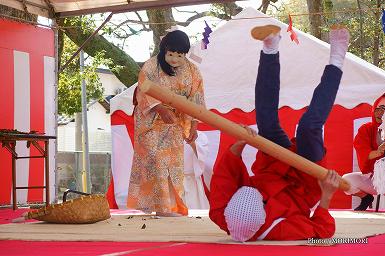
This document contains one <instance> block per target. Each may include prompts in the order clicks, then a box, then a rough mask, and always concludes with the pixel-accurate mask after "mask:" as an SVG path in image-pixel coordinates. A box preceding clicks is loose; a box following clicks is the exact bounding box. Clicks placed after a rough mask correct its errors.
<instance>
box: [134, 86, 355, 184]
mask: <svg viewBox="0 0 385 256" xmlns="http://www.w3.org/2000/svg"><path fill="white" fill-rule="evenodd" d="M140 90H141V91H143V92H144V93H146V94H148V95H149V96H151V97H153V98H155V99H157V100H160V101H162V102H163V103H164V104H166V105H169V106H171V107H173V108H176V109H178V110H179V111H181V112H184V113H186V114H187V115H189V116H192V117H194V118H196V119H198V120H200V121H202V122H204V123H206V124H208V125H211V126H212V127H215V128H217V129H219V130H221V131H223V132H225V133H227V134H229V135H231V136H233V137H235V138H237V139H239V140H245V141H246V142H247V144H249V145H251V146H253V147H255V148H257V149H258V150H261V151H262V152H265V153H266V154H268V155H270V156H272V157H274V158H276V159H279V160H280V161H282V162H284V163H286V164H288V165H290V166H293V167H294V168H296V169H298V170H300V171H302V172H305V173H307V174H309V175H311V176H313V177H315V178H317V179H319V180H323V179H324V178H325V177H326V174H327V172H328V170H327V169H326V168H324V167H322V166H320V165H318V164H316V163H314V162H312V161H309V160H307V159H306V158H304V157H302V156H300V155H297V154H296V153H294V152H292V151H290V150H288V149H286V148H284V147H282V146H280V145H278V144H276V143H274V142H272V141H269V140H268V139H265V138H263V137H262V136H260V135H257V136H252V135H250V134H248V133H247V131H246V130H245V129H244V128H243V127H241V126H240V125H238V124H236V123H234V122H232V121H230V120H228V119H226V118H223V117H221V116H219V115H217V114H215V113H213V112H211V111H209V110H207V109H205V108H204V107H203V106H200V105H197V104H195V103H192V102H190V101H188V100H187V99H186V98H185V97H183V96H180V95H177V94H174V93H173V92H171V91H170V90H168V89H166V88H162V87H160V86H158V85H157V84H155V83H153V82H151V81H149V80H146V81H144V82H143V83H142V84H141V85H140ZM339 188H340V189H342V190H344V191H347V190H349V188H350V184H349V183H348V182H347V181H346V180H344V179H342V178H341V181H340V184H339Z"/></svg>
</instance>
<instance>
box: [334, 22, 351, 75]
mask: <svg viewBox="0 0 385 256" xmlns="http://www.w3.org/2000/svg"><path fill="white" fill-rule="evenodd" d="M349 38H350V36H349V31H348V30H347V29H346V28H338V29H332V30H330V33H329V39H330V60H329V64H331V65H333V66H336V67H338V68H339V69H342V66H343V64H344V60H345V54H346V52H347V50H348V47H349Z"/></svg>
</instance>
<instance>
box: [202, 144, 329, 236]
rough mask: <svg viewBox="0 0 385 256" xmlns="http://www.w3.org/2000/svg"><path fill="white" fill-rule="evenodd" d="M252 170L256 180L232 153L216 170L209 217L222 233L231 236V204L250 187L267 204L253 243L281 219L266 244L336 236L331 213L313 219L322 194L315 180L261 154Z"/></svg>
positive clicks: (323, 211)
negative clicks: (226, 212)
mask: <svg viewBox="0 0 385 256" xmlns="http://www.w3.org/2000/svg"><path fill="white" fill-rule="evenodd" d="M292 150H294V151H295V149H294V148H292ZM252 170H253V172H254V174H255V176H251V177H250V176H249V175H248V173H247V170H246V166H245V165H244V163H243V162H242V159H241V158H240V157H237V156H235V155H234V154H233V153H231V151H230V150H228V151H227V152H226V153H225V154H224V155H223V156H222V158H221V160H220V161H219V162H218V164H217V165H216V167H215V168H214V173H213V177H212V179H211V189H210V198H209V199H210V213H209V215H210V218H211V220H212V221H213V222H215V223H216V224H217V225H218V226H219V227H220V228H221V229H222V230H224V231H226V232H227V233H228V234H229V231H228V229H227V224H226V221H225V217H224V210H225V208H226V206H227V203H228V202H229V201H230V199H231V197H232V196H233V194H234V193H235V192H236V191H237V190H238V189H239V188H240V187H241V186H250V187H255V188H257V189H258V190H259V191H260V192H261V194H262V195H263V198H264V201H265V202H266V203H265V211H266V220H265V224H264V225H263V226H262V227H261V228H260V229H259V230H258V231H257V233H256V234H255V235H254V236H253V237H252V238H251V239H250V241H255V240H257V238H258V237H259V236H260V235H261V234H262V233H264V232H265V231H266V230H267V229H269V227H270V226H271V225H272V223H273V221H274V220H276V219H279V218H284V220H282V221H281V222H279V223H278V224H277V225H276V226H274V227H273V228H272V229H271V230H270V232H269V233H268V234H267V236H266V237H265V238H264V240H300V239H307V238H329V237H331V236H332V235H333V234H334V232H335V221H334V219H333V217H332V216H330V214H329V212H328V210H326V209H324V208H322V207H317V208H316V210H315V211H314V214H313V216H312V217H310V208H312V207H313V206H314V205H315V204H316V203H317V202H318V201H319V199H320V194H321V191H320V187H319V185H318V183H317V180H316V179H315V178H312V177H310V176H309V175H307V174H304V173H302V172H300V171H298V170H296V169H294V168H292V167H290V166H288V165H286V164H284V163H282V162H280V161H278V160H276V159H274V158H272V157H270V156H268V155H266V154H264V153H261V152H259V153H258V155H257V160H256V162H255V163H254V164H253V167H252Z"/></svg>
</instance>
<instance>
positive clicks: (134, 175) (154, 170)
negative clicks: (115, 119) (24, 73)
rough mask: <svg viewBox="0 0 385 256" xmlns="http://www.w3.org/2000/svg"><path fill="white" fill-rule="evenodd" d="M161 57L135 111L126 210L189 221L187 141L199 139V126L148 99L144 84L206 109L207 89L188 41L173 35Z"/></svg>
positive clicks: (151, 64)
mask: <svg viewBox="0 0 385 256" xmlns="http://www.w3.org/2000/svg"><path fill="white" fill-rule="evenodd" d="M159 48H160V49H159V53H158V55H157V56H154V57H152V58H150V59H149V60H148V61H146V62H145V64H144V65H143V67H142V69H141V71H140V73H139V78H138V85H139V86H138V89H137V93H136V101H137V105H136V107H135V111H134V119H135V132H134V133H135V135H134V159H133V166H132V170H131V177H130V185H129V191H128V200H127V207H128V208H130V209H139V210H142V211H145V212H156V214H157V215H158V216H182V215H187V212H188V211H187V207H186V206H185V204H184V203H183V201H182V199H181V198H183V193H184V190H183V178H184V174H183V173H184V167H183V161H184V159H183V152H184V150H183V140H185V141H186V142H187V143H191V142H193V141H195V139H196V138H197V124H198V123H197V120H194V119H193V118H192V117H189V116H187V115H185V114H183V113H180V112H178V111H177V110H175V109H173V108H171V107H169V106H166V105H164V104H162V103H161V102H160V101H158V100H156V99H154V98H152V97H150V96H148V95H145V94H144V93H143V92H141V90H140V84H142V83H143V82H144V81H145V80H150V81H152V82H154V83H156V84H158V85H159V86H161V87H164V88H166V89H168V90H171V91H172V92H174V93H176V94H178V95H182V96H184V97H186V98H187V99H189V100H191V101H192V102H194V103H196V104H200V105H204V95H203V83H202V77H201V74H200V72H199V70H198V68H197V67H196V66H195V65H194V64H193V63H191V62H190V61H189V60H188V59H187V58H186V54H187V52H188V51H189V49H190V42H189V38H188V36H187V35H186V34H185V33H184V32H182V31H179V30H175V31H172V32H169V33H168V34H167V35H166V36H165V37H164V38H163V39H162V40H161V43H160V46H159Z"/></svg>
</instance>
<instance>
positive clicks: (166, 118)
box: [154, 104, 177, 124]
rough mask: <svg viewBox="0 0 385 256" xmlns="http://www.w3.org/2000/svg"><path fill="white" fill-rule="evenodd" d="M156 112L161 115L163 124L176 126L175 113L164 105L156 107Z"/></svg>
mask: <svg viewBox="0 0 385 256" xmlns="http://www.w3.org/2000/svg"><path fill="white" fill-rule="evenodd" d="M154 110H155V111H156V112H157V113H158V114H159V115H160V118H162V120H163V122H165V123H166V124H174V123H175V122H176V121H177V118H176V115H175V113H174V112H173V111H172V110H171V109H169V108H167V107H165V106H163V105H162V104H158V105H156V106H155V107H154Z"/></svg>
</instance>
